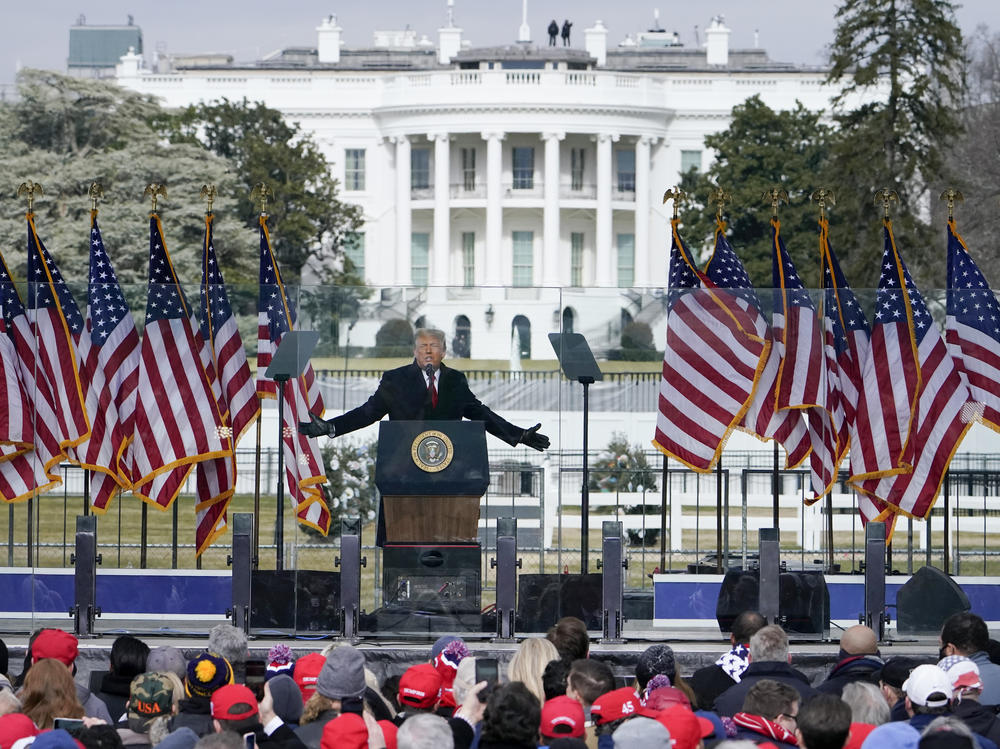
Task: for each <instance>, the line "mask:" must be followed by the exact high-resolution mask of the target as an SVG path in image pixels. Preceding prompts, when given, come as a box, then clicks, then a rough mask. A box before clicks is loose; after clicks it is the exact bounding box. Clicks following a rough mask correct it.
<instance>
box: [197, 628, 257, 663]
mask: <svg viewBox="0 0 1000 749" xmlns="http://www.w3.org/2000/svg"><path fill="white" fill-rule="evenodd" d="M206 650H208V652H210V653H218V654H219V655H221V656H222V657H223V658H225V659H226V660H227V661H229V664H230V665H231V666H232V667H233V668H234V669H235V668H238V667H239V666H241V665H242V664H244V663H246V660H247V636H246V633H245V632H244V631H243V630H242V629H240V628H239V627H234V626H233V625H232V624H216V625H215V626H214V627H212V628H211V629H210V630H209V631H208V647H207V648H206Z"/></svg>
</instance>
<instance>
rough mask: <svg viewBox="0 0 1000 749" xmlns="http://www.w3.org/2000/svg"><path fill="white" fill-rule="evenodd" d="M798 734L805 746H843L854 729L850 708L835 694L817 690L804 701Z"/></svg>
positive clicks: (831, 748) (840, 748)
mask: <svg viewBox="0 0 1000 749" xmlns="http://www.w3.org/2000/svg"><path fill="white" fill-rule="evenodd" d="M796 722H797V724H798V727H797V729H796V731H795V736H796V738H797V739H798V740H799V746H801V747H802V748H803V749H843V746H844V744H845V743H846V741H847V737H848V735H849V734H850V732H851V708H849V707H848V706H847V703H846V702H844V701H843V700H842V699H840V698H839V697H838V696H837V695H835V694H818V695H816V696H815V697H813V698H811V699H809V700H807V701H806V702H804V703H803V704H802V707H801V709H800V710H799V713H798V716H797V717H796Z"/></svg>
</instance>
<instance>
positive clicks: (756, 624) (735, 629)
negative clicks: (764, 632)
mask: <svg viewBox="0 0 1000 749" xmlns="http://www.w3.org/2000/svg"><path fill="white" fill-rule="evenodd" d="M766 626H767V619H765V618H764V617H763V615H761V614H760V612H757V611H744V612H743V613H742V614H740V615H739V616H737V617H736V618H735V619H733V624H732V631H731V632H730V640H731V641H732V643H733V645H747V644H749V642H750V638H751V637H753V636H754V635H755V634H756V633H757V632H758V631H759V630H761V629H763V628H764V627H766Z"/></svg>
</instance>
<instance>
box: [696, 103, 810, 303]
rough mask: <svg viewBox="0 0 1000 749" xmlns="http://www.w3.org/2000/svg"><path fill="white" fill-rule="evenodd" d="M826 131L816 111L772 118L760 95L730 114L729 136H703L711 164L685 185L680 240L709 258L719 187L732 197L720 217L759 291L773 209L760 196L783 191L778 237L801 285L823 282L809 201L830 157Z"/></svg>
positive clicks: (765, 282) (767, 273) (765, 277)
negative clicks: (713, 196) (712, 199)
mask: <svg viewBox="0 0 1000 749" xmlns="http://www.w3.org/2000/svg"><path fill="white" fill-rule="evenodd" d="M829 137H830V129H829V127H828V126H826V125H824V124H823V122H822V114H821V113H820V112H810V111H809V110H807V109H806V108H805V107H803V106H802V104H801V103H797V104H796V107H795V109H792V110H789V111H781V112H776V111H774V110H773V109H771V108H770V107H768V106H767V105H766V104H764V102H763V101H762V100H761V98H760V97H759V96H753V97H751V98H750V99H747V100H746V101H745V102H743V103H742V104H740V105H738V106H736V107H734V108H733V113H732V122H731V123H730V125H729V127H728V128H727V129H726V130H723V131H722V132H720V133H715V134H713V135H709V136H707V137H706V138H705V146H706V147H707V148H711V149H713V150H714V152H715V154H716V159H715V161H714V163H713V164H712V166H711V167H710V168H709V170H708V171H707V172H705V173H704V174H697V173H696V172H694V171H692V172H690V173H689V174H687V175H685V176H684V178H683V180H682V183H681V184H682V188H683V189H684V190H685V191H686V192H688V195H689V200H690V202H689V204H688V205H687V206H686V207H685V208H683V209H682V211H681V218H682V220H683V223H682V227H681V236H682V237H683V238H684V240H685V241H686V242H688V243H689V245H690V246H691V248H692V249H695V248H700V249H701V250H702V253H703V255H702V260H706V259H707V257H708V256H707V254H704V253H707V252H709V251H710V248H711V241H712V236H713V233H714V231H715V206H712V205H709V203H708V196H709V193H710V192H711V190H713V189H714V188H715V186H716V185H718V186H720V187H722V188H723V189H725V190H727V191H729V192H731V193H732V195H733V202H732V204H731V205H729V206H727V207H726V209H725V211H724V215H723V217H724V219H725V220H726V221H727V224H728V234H727V236H728V238H729V241H730V243H731V244H732V245H733V249H734V250H736V253H737V254H738V255H739V256H740V259H741V260H742V261H743V263H744V265H746V267H747V272H748V273H749V274H750V279H751V280H752V281H753V283H754V285H755V286H756V287H757V288H770V287H771V253H772V249H771V225H770V221H771V207H770V203H768V202H765V201H764V200H763V194H764V193H765V192H766V191H768V190H770V189H771V188H772V187H781V188H782V189H784V190H785V191H786V192H787V193H788V197H789V205H787V206H786V205H782V206H781V208H780V212H779V218H780V219H781V233H782V237H783V238H784V239H785V243H786V247H787V249H788V251H789V252H790V253H791V255H792V259H793V261H794V262H795V264H796V266H797V268H798V271H799V273H800V275H801V276H802V278H803V281H804V283H805V284H806V285H807V286H809V287H813V288H815V287H816V286H817V285H818V284H819V283H820V277H819V258H818V254H817V248H818V239H817V237H818V229H817V226H816V218H817V216H818V212H817V208H816V207H815V205H811V204H810V201H809V196H810V194H811V193H812V192H813V190H815V189H816V188H818V187H822V186H823V184H822V182H821V177H820V174H821V172H822V170H823V169H824V167H825V164H826V160H827V158H828V155H829V149H828V141H829Z"/></svg>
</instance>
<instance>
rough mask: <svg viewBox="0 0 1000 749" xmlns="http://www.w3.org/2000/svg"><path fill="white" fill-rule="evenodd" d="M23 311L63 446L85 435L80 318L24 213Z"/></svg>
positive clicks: (87, 430) (87, 432)
mask: <svg viewBox="0 0 1000 749" xmlns="http://www.w3.org/2000/svg"><path fill="white" fill-rule="evenodd" d="M26 311H27V314H28V322H29V323H30V324H31V330H32V333H33V334H34V336H35V341H36V346H37V348H36V350H35V356H36V359H35V364H36V367H37V371H38V377H39V378H45V379H46V380H47V381H48V384H49V394H50V397H51V398H52V400H51V401H50V402H51V404H52V409H53V411H54V413H55V417H56V425H57V428H58V430H59V435H60V444H61V445H62V447H63V448H71V447H75V446H76V445H79V444H80V443H81V442H83V441H84V440H86V439H87V437H88V436H89V435H90V422H89V420H88V419H87V409H86V406H85V405H84V404H85V398H84V395H83V386H82V385H81V383H80V371H79V367H80V354H79V351H78V350H77V343H78V342H79V340H80V336H81V335H82V334H83V331H84V320H83V315H81V314H80V308H79V307H77V305H76V301H75V300H74V299H73V295H72V294H71V293H70V291H69V287H68V286H67V285H66V282H65V281H63V278H62V275H61V274H60V273H59V268H58V267H56V264H55V262H53V260H52V257H51V256H50V255H49V253H48V251H47V250H46V249H45V246H44V245H43V244H42V242H41V240H40V239H39V238H38V232H37V231H36V230H35V219H34V216H33V214H30V213H29V214H28V305H27V310H26Z"/></svg>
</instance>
